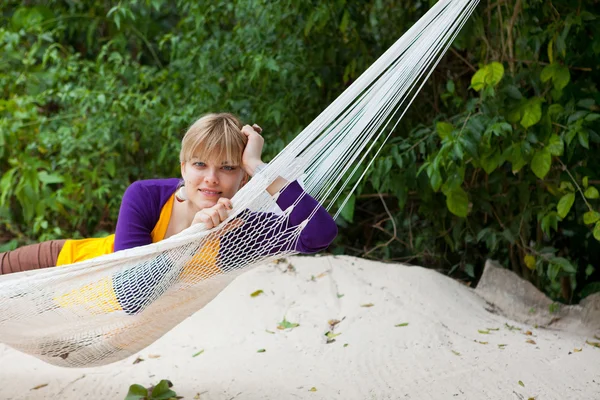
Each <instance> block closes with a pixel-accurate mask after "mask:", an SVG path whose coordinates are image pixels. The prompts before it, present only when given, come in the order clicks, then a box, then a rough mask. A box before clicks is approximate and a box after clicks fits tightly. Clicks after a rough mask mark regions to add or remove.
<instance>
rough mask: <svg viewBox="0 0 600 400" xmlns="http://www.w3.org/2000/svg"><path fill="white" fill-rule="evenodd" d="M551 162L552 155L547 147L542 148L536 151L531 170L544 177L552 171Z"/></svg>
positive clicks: (541, 177) (539, 176)
mask: <svg viewBox="0 0 600 400" xmlns="http://www.w3.org/2000/svg"><path fill="white" fill-rule="evenodd" d="M551 164H552V155H551V154H550V152H549V151H548V149H547V148H543V149H542V150H539V151H536V152H535V155H534V156H533V159H532V160H531V170H532V171H533V173H534V174H535V175H536V176H537V177H538V178H540V179H544V177H545V176H546V175H547V174H548V172H549V171H550V166H551Z"/></svg>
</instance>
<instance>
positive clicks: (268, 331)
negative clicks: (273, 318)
mask: <svg viewBox="0 0 600 400" xmlns="http://www.w3.org/2000/svg"><path fill="white" fill-rule="evenodd" d="M265 332H267V333H270V334H271V335H274V334H275V332H273V331H270V330H268V329H265Z"/></svg>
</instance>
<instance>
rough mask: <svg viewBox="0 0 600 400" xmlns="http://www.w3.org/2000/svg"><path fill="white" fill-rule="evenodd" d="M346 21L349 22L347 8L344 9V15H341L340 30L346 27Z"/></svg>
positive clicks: (342, 30)
mask: <svg viewBox="0 0 600 400" xmlns="http://www.w3.org/2000/svg"><path fill="white" fill-rule="evenodd" d="M348 22H350V13H349V12H348V10H344V15H343V16H342V22H340V32H342V33H344V32H345V31H346V29H347V28H348Z"/></svg>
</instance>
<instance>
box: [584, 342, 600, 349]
mask: <svg viewBox="0 0 600 400" xmlns="http://www.w3.org/2000/svg"><path fill="white" fill-rule="evenodd" d="M585 342H586V343H587V344H589V345H590V346H594V347H597V348H599V349H600V342H590V341H589V340H586V341H585Z"/></svg>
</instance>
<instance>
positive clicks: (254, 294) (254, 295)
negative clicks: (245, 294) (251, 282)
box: [250, 289, 264, 297]
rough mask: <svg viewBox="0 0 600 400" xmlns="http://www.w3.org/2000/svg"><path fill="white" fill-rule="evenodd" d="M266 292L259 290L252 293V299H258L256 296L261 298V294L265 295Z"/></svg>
mask: <svg viewBox="0 0 600 400" xmlns="http://www.w3.org/2000/svg"><path fill="white" fill-rule="evenodd" d="M263 293H264V292H263V291H262V289H258V290H256V291H254V292H252V293H250V297H256V296H260V295H261V294H263Z"/></svg>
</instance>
